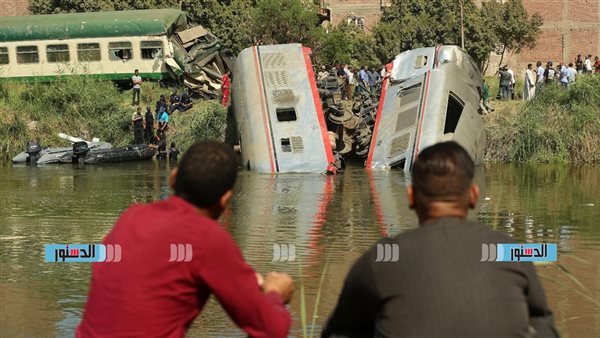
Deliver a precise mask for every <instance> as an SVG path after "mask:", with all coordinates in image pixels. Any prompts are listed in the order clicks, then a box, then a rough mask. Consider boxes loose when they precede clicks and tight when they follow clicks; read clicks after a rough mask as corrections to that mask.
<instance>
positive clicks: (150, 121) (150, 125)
mask: <svg viewBox="0 0 600 338" xmlns="http://www.w3.org/2000/svg"><path fill="white" fill-rule="evenodd" d="M144 118H145V126H146V128H145V129H146V142H150V141H152V139H154V115H152V110H151V109H150V106H148V107H146V115H145V116H144Z"/></svg>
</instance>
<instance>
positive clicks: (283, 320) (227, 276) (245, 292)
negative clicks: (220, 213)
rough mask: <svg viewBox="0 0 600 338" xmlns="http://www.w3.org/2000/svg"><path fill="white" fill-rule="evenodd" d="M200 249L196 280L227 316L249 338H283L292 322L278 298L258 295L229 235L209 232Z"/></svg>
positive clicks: (280, 299) (251, 273)
mask: <svg viewBox="0 0 600 338" xmlns="http://www.w3.org/2000/svg"><path fill="white" fill-rule="evenodd" d="M203 250H206V251H204V252H203V254H202V262H201V267H200V278H201V279H202V281H203V282H204V283H206V284H207V286H208V287H209V289H210V290H211V292H212V293H214V295H215V296H216V297H217V299H218V300H219V303H221V306H223V308H224V309H225V311H226V312H227V314H228V315H229V317H231V319H232V320H233V321H234V322H235V323H236V324H237V325H238V326H239V327H240V328H241V329H242V330H244V331H245V332H246V333H247V334H248V335H249V336H250V337H272V338H278V337H287V335H288V332H289V329H290V326H291V321H292V319H291V316H290V314H289V312H288V311H287V309H286V308H285V306H284V304H283V300H282V298H281V296H280V295H279V294H277V293H275V292H269V293H267V294H263V293H262V291H261V290H260V287H259V285H258V282H257V280H256V274H255V272H254V270H252V268H251V267H250V266H249V265H248V264H247V263H246V262H245V261H244V258H243V257H242V254H241V252H240V250H239V248H238V247H237V245H236V244H235V242H234V241H233V239H232V238H231V236H230V235H229V234H228V233H226V232H225V231H224V230H219V231H216V232H213V234H212V235H211V238H210V239H209V240H207V241H206V247H205V248H204V249H203Z"/></svg>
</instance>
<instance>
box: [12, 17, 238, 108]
mask: <svg viewBox="0 0 600 338" xmlns="http://www.w3.org/2000/svg"><path fill="white" fill-rule="evenodd" d="M232 63H233V61H232V60H231V56H230V52H229V51H228V50H226V49H224V48H223V46H222V44H221V41H220V40H219V39H218V38H217V37H215V36H214V35H213V34H211V33H210V32H209V31H207V30H205V29H204V28H202V26H198V25H197V24H195V23H194V22H188V17H187V15H186V13H185V12H182V11H180V10H177V9H152V10H134V11H112V12H93V13H69V14H50V15H33V16H21V17H0V76H1V77H2V78H3V79H14V80H38V81H49V80H52V79H54V78H56V77H57V76H64V75H78V74H87V75H90V76H94V77H98V78H103V79H107V80H115V81H130V80H131V76H132V74H133V71H134V70H135V69H138V70H139V72H140V74H141V76H142V78H143V79H145V80H148V79H156V80H158V79H175V80H177V81H182V82H183V83H184V84H185V85H186V86H187V87H189V88H190V89H191V90H193V91H195V92H197V93H198V94H200V95H201V96H203V97H206V98H215V97H217V96H218V93H219V90H220V88H221V78H222V75H223V74H224V73H225V70H226V69H227V68H229V67H228V64H232Z"/></svg>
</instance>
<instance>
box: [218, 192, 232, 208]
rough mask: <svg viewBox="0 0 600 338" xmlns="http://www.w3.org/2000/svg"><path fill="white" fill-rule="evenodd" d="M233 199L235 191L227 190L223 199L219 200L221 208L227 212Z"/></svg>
mask: <svg viewBox="0 0 600 338" xmlns="http://www.w3.org/2000/svg"><path fill="white" fill-rule="evenodd" d="M231 197H233V190H231V189H230V190H227V191H226V192H225V193H224V194H223V196H221V199H220V200H219V205H220V206H221V208H222V209H223V210H225V209H226V208H227V206H228V205H229V202H230V201H231Z"/></svg>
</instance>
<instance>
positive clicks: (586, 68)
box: [583, 54, 592, 73]
mask: <svg viewBox="0 0 600 338" xmlns="http://www.w3.org/2000/svg"><path fill="white" fill-rule="evenodd" d="M583 70H584V71H585V72H586V73H591V72H592V55H591V54H590V55H588V56H587V58H585V61H584V62H583Z"/></svg>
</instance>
